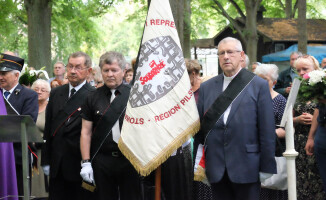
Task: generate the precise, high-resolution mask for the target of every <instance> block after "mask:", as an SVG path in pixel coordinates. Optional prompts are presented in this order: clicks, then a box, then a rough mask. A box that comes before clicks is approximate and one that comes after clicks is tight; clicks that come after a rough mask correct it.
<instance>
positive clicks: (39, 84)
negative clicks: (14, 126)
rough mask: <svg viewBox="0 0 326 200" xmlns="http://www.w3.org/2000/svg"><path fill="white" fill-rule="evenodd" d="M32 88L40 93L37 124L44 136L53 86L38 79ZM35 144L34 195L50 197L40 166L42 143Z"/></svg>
mask: <svg viewBox="0 0 326 200" xmlns="http://www.w3.org/2000/svg"><path fill="white" fill-rule="evenodd" d="M32 90H34V91H35V92H37V94H38V106H39V110H38V117H37V121H36V126H37V127H38V129H39V130H40V132H41V133H42V135H41V136H42V138H43V131H44V125H45V110H46V106H47V105H48V98H49V96H50V91H51V87H50V84H49V82H48V81H45V80H42V79H38V80H36V81H35V82H34V83H33V85H32ZM35 146H36V148H37V156H38V159H37V169H36V170H34V173H33V178H32V196H35V197H37V198H40V199H42V198H46V197H48V193H47V192H46V191H45V179H46V178H45V175H44V173H43V171H42V169H41V167H40V162H41V147H42V144H36V145H35ZM40 169H41V170H40Z"/></svg>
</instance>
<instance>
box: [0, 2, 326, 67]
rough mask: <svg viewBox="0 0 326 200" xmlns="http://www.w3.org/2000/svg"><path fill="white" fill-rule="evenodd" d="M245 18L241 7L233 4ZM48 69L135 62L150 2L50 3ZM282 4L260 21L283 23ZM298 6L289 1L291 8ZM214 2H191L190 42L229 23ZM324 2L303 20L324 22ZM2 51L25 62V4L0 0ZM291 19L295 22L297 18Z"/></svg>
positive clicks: (233, 12) (312, 5) (231, 10)
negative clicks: (118, 55) (73, 56)
mask: <svg viewBox="0 0 326 200" xmlns="http://www.w3.org/2000/svg"><path fill="white" fill-rule="evenodd" d="M218 1H219V2H221V4H222V5H223V8H224V9H225V10H226V12H227V13H228V14H229V15H230V16H231V17H232V18H237V17H241V14H239V12H238V10H237V8H236V7H234V6H233V5H232V3H231V2H230V1H229V0H218ZM234 1H235V2H236V3H237V4H238V6H239V8H240V9H241V10H242V12H243V13H244V14H246V11H245V5H244V1H241V0H234ZM51 2H52V21H51V23H52V24H51V26H52V28H51V31H52V33H51V38H52V48H51V49H52V52H51V54H52V60H53V61H52V63H53V62H55V61H56V60H64V61H66V59H67V57H68V55H69V54H70V53H72V52H74V51H78V50H83V51H85V52H87V53H89V54H90V55H91V56H92V57H93V58H97V57H98V56H99V55H100V54H101V53H103V52H104V51H106V50H117V51H121V52H122V53H124V54H125V55H127V56H128V55H129V56H130V57H135V56H136V55H137V52H138V48H139V44H140V42H141V41H140V40H141V36H142V31H143V28H144V21H145V18H146V14H147V8H148V7H147V2H148V0H52V1H51ZM280 2H282V4H283V5H285V2H286V0H263V1H262V5H264V6H265V8H266V11H265V12H264V17H276V18H285V17H286V15H285V11H284V6H283V7H282V6H281V5H282V4H281V3H280ZM295 2H296V0H292V6H293V7H294V5H295ZM213 5H216V4H215V3H214V1H212V0H200V1H196V0H193V1H191V11H192V12H191V39H192V40H194V39H199V38H208V37H213V36H214V35H215V34H216V33H218V32H219V31H221V30H222V29H223V28H224V27H225V26H226V25H227V24H230V21H229V20H228V19H226V18H225V17H223V15H222V14H221V13H220V12H218V11H217V10H216V9H214V8H213V7H212V6H213ZM325 7H326V1H320V0H307V18H324V19H325V18H326V13H325V12H323V10H322V9H321V8H325ZM0 13H1V15H0V41H1V42H0V51H4V50H11V51H17V52H19V54H20V56H21V57H23V58H27V57H28V56H27V14H26V10H25V6H24V1H23V0H0ZM294 17H295V18H296V17H297V12H295V15H294Z"/></svg>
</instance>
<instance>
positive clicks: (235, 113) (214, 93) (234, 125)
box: [198, 74, 276, 183]
mask: <svg viewBox="0 0 326 200" xmlns="http://www.w3.org/2000/svg"><path fill="white" fill-rule="evenodd" d="M223 79H224V77H223V74H221V75H219V76H216V77H214V78H212V79H210V80H208V81H206V82H205V83H203V84H202V85H201V86H200V91H199V99H198V111H199V115H200V118H201V119H202V118H203V115H204V113H205V112H206V111H207V110H208V109H209V108H210V106H211V105H212V104H213V103H214V101H215V99H216V98H217V97H218V96H219V95H220V94H221V93H222V87H223ZM199 137H200V136H199ZM206 145H207V148H206V152H205V153H206V155H205V156H206V175H207V178H208V180H209V182H210V183H217V182H219V181H220V180H221V179H222V177H223V175H224V173H225V170H226V171H227V173H228V176H229V178H230V180H231V181H232V182H234V183H254V182H257V181H259V172H265V173H276V163H275V158H274V155H275V123H274V114H273V107H272V99H271V95H270V92H269V88H268V84H267V82H266V81H265V80H263V79H261V78H259V77H257V76H255V77H254V78H253V80H252V81H251V82H250V83H249V84H248V85H247V87H246V88H245V89H244V90H243V91H242V92H241V93H240V95H239V96H238V97H237V98H236V100H235V101H233V103H232V106H231V110H230V113H229V116H228V119H227V121H226V124H224V122H223V115H222V117H221V118H220V119H219V120H218V122H217V123H216V124H215V126H214V127H213V129H212V130H211V131H210V133H209V134H208V136H207V138H206Z"/></svg>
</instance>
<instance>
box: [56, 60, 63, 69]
mask: <svg viewBox="0 0 326 200" xmlns="http://www.w3.org/2000/svg"><path fill="white" fill-rule="evenodd" d="M56 64H61V65H63V67H64V68H65V67H66V65H65V63H64V62H62V61H60V60H59V61H57V62H56V63H54V65H56ZM54 65H53V66H54Z"/></svg>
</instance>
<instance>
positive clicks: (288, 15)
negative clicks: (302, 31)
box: [285, 0, 292, 19]
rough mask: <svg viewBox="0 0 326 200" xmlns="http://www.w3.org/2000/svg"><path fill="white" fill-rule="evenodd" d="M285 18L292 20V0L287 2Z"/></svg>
mask: <svg viewBox="0 0 326 200" xmlns="http://www.w3.org/2000/svg"><path fill="white" fill-rule="evenodd" d="M285 16H286V18H288V19H290V18H292V0H286V1H285Z"/></svg>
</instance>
